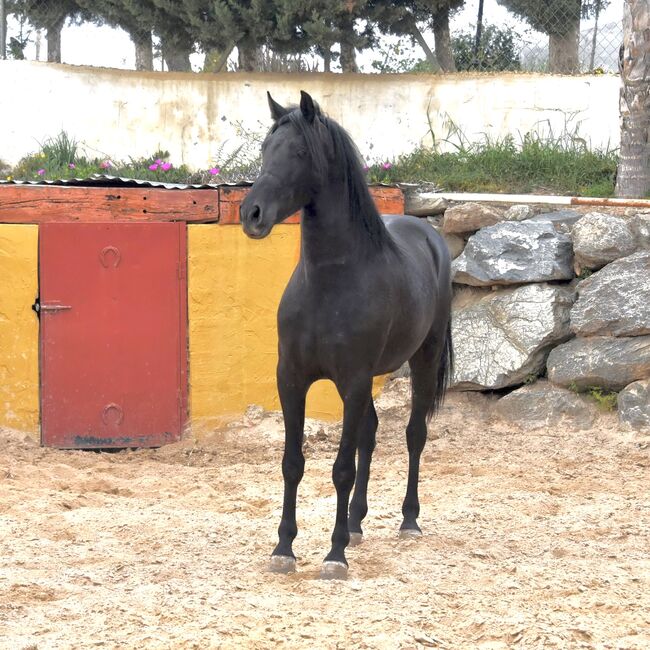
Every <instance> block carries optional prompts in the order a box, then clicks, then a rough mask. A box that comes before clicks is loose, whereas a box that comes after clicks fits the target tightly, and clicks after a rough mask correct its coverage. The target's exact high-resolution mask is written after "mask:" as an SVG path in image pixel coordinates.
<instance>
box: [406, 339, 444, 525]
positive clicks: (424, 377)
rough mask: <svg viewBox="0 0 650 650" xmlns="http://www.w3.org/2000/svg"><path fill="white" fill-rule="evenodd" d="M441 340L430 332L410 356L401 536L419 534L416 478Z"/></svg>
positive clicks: (434, 385)
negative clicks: (407, 457)
mask: <svg viewBox="0 0 650 650" xmlns="http://www.w3.org/2000/svg"><path fill="white" fill-rule="evenodd" d="M443 344H444V339H443V337H439V338H436V337H435V335H434V334H433V333H430V334H429V336H428V337H427V338H426V339H425V341H424V343H423V344H422V346H421V347H420V348H419V349H418V351H417V352H416V353H415V354H414V355H413V356H412V357H411V358H410V359H409V366H410V367H411V388H412V395H411V417H410V418H409V423H408V425H407V427H406V443H407V447H408V452H409V473H408V483H407V487H406V497H405V498H404V503H403V504H402V515H403V516H404V519H403V521H402V525H401V526H400V537H415V536H420V535H421V534H422V531H421V530H420V527H419V526H418V523H417V518H418V516H419V514H420V500H419V498H418V479H419V475H420V456H421V455H422V450H423V449H424V445H425V444H426V441H427V415H428V413H429V412H430V411H431V408H432V404H433V402H434V400H435V395H436V390H437V382H438V364H439V363H440V362H441V353H442V348H443Z"/></svg>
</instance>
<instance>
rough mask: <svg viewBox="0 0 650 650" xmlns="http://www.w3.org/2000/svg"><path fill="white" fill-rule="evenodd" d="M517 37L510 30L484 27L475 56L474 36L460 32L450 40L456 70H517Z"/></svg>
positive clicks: (491, 26) (471, 33)
mask: <svg viewBox="0 0 650 650" xmlns="http://www.w3.org/2000/svg"><path fill="white" fill-rule="evenodd" d="M518 41H519V35H518V34H517V33H516V32H515V31H513V30H511V29H501V28H500V27H496V26H494V25H485V26H484V28H483V32H482V34H481V40H480V43H479V47H478V52H477V53H476V56H475V55H474V45H475V34H474V33H473V32H461V33H460V34H457V35H456V36H454V38H453V39H452V42H451V43H452V50H453V52H454V60H455V62H456V68H457V69H458V70H461V71H462V70H493V71H497V70H511V71H515V70H519V69H520V68H521V66H520V63H519V56H518V53H517V47H518Z"/></svg>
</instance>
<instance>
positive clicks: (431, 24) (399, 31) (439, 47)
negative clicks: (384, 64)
mask: <svg viewBox="0 0 650 650" xmlns="http://www.w3.org/2000/svg"><path fill="white" fill-rule="evenodd" d="M463 4H465V0H406V1H405V2H401V3H396V2H389V1H388V0H374V1H373V2H371V3H370V11H369V16H370V19H371V20H373V21H374V22H376V23H377V25H378V26H379V28H380V29H381V30H382V31H383V32H385V33H389V34H396V35H398V36H409V37H410V38H412V39H413V40H414V41H415V42H416V43H418V45H420V47H421V48H422V50H423V51H424V53H425V55H426V58H427V61H428V62H429V66H430V67H431V69H432V70H434V71H435V70H439V69H440V70H442V71H443V72H454V71H455V70H456V65H455V63H454V56H453V52H452V47H451V34H450V30H449V15H450V13H452V12H453V11H455V10H457V9H459V8H460V7H462V6H463ZM422 24H424V25H425V27H428V28H430V29H432V30H433V34H434V39H435V53H434V52H433V51H432V50H431V48H430V47H429V45H428V43H427V42H426V40H425V38H424V36H423V35H422V31H421V29H420V27H419V25H422Z"/></svg>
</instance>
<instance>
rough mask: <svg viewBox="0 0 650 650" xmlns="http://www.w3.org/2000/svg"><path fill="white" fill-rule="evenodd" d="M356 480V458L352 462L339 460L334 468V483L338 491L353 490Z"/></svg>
mask: <svg viewBox="0 0 650 650" xmlns="http://www.w3.org/2000/svg"><path fill="white" fill-rule="evenodd" d="M355 478H356V468H355V466H354V457H352V458H351V459H350V460H348V459H347V458H346V459H340V458H337V460H336V462H335V463H334V467H333V468H332V481H333V482H334V486H335V487H336V489H337V490H347V491H349V490H351V489H352V486H353V485H354V479H355Z"/></svg>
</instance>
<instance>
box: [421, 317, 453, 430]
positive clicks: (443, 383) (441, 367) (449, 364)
mask: <svg viewBox="0 0 650 650" xmlns="http://www.w3.org/2000/svg"><path fill="white" fill-rule="evenodd" d="M453 371H454V347H453V344H452V340H451V314H450V315H449V318H448V319H447V331H446V332H445V342H444V344H443V346H442V350H441V351H440V360H439V362H438V367H437V375H436V386H435V390H434V392H433V397H432V399H431V404H430V406H429V409H428V410H427V421H429V420H430V419H431V418H432V417H433V416H434V414H435V413H436V412H437V411H438V409H439V408H440V407H441V406H442V403H443V401H444V399H445V392H446V390H447V385H448V384H449V380H450V379H451V375H452V373H453Z"/></svg>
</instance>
